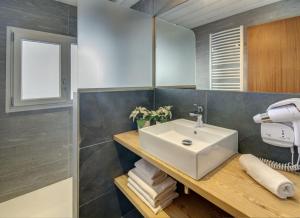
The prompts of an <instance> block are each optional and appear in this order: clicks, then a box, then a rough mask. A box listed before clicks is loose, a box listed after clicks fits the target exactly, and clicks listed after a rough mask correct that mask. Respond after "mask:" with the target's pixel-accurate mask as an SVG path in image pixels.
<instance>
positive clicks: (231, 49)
mask: <svg viewBox="0 0 300 218" xmlns="http://www.w3.org/2000/svg"><path fill="white" fill-rule="evenodd" d="M209 51H210V52H209V71H210V89H211V90H228V91H242V90H243V89H244V87H243V83H244V82H243V67H244V66H243V61H244V60H243V52H244V27H243V26H240V27H237V28H233V29H228V30H224V31H221V32H217V33H212V34H210V35H209Z"/></svg>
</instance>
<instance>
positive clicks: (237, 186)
mask: <svg viewBox="0 0 300 218" xmlns="http://www.w3.org/2000/svg"><path fill="white" fill-rule="evenodd" d="M114 140H115V141H117V142H118V143H120V144H121V145H123V146H124V147H126V148H127V149H129V150H131V151H132V152H134V153H136V154H137V155H139V156H140V157H142V158H144V159H146V160H147V161H149V162H150V163H152V164H153V165H155V166H156V167H158V168H160V169H161V170H163V171H164V172H166V173H167V174H169V175H170V176H172V177H173V178H174V179H176V180H177V181H179V182H180V183H182V184H184V185H186V186H187V187H189V188H190V189H192V190H193V191H194V192H196V193H197V194H199V195H201V196H202V197H204V198H206V199H207V200H209V201H210V202H212V203H213V204H215V205H217V206H218V207H219V208H221V209H223V210H224V211H226V212H228V213H229V214H231V215H233V216H235V217H300V188H299V187H300V176H298V175H295V174H291V173H286V172H282V173H283V174H284V175H285V176H287V177H288V178H289V179H290V180H291V181H293V182H294V184H295V187H296V195H295V197H294V198H290V199H287V200H281V199H279V198H277V197H276V196H275V195H273V194H272V193H270V192H269V191H267V190H266V189H265V188H263V187H262V186H260V185H259V184H257V183H256V182H255V181H254V180H253V179H252V178H251V177H249V176H248V175H247V174H246V173H245V172H244V171H243V170H242V169H241V167H240V165H239V162H238V156H239V155H236V156H234V157H232V158H231V159H229V160H228V161H227V162H225V163H224V164H223V165H221V166H220V167H218V168H217V169H215V170H214V171H212V172H211V173H209V174H208V175H206V176H205V177H204V178H202V179H201V180H198V181H197V180H194V179H192V178H191V177H189V176H187V175H185V174H184V173H182V172H180V171H179V170H177V169H176V168H174V167H172V166H170V165H169V164H166V163H164V162H163V161H161V160H159V159H158V158H156V157H154V156H152V155H150V154H149V153H147V152H146V151H145V150H144V149H143V148H142V147H141V146H140V141H139V136H138V132H137V131H130V132H125V133H121V134H118V135H115V136H114Z"/></svg>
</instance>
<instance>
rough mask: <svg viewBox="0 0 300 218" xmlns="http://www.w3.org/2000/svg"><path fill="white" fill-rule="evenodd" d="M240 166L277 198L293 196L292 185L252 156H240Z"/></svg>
mask: <svg viewBox="0 0 300 218" xmlns="http://www.w3.org/2000/svg"><path fill="white" fill-rule="evenodd" d="M240 164H241V166H242V168H243V169H244V170H245V171H246V172H247V173H248V174H249V175H250V176H251V177H252V178H253V179H255V180H256V181H257V182H258V183H259V184H261V185H262V186H264V187H265V188H266V189H268V190H269V191H271V192H272V193H274V194H275V195H277V196H278V197H280V198H282V199H286V198H287V197H292V196H294V194H295V189H294V184H293V183H292V182H291V181H290V180H288V179H287V178H286V177H285V176H283V175H282V174H280V173H279V172H277V171H275V170H273V169H272V168H271V167H269V166H267V165H266V164H264V163H263V162H262V161H260V160H259V159H258V158H257V157H255V156H253V155H252V154H244V155H242V156H241V157H240Z"/></svg>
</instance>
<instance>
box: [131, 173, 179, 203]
mask: <svg viewBox="0 0 300 218" xmlns="http://www.w3.org/2000/svg"><path fill="white" fill-rule="evenodd" d="M128 176H129V177H130V178H131V179H132V180H133V181H134V182H135V183H136V184H138V186H140V187H141V189H143V190H144V191H145V192H146V193H147V194H148V195H149V196H150V197H151V198H152V199H153V200H156V199H157V198H159V197H160V195H162V194H163V192H165V191H166V189H168V188H169V189H170V188H171V187H172V186H176V183H177V182H176V181H175V180H174V179H172V178H171V177H168V178H167V179H165V180H164V181H163V182H162V183H160V184H158V185H155V186H150V185H148V184H147V183H146V182H144V181H143V180H142V178H140V177H138V176H137V175H136V174H135V173H134V169H132V170H130V171H129V172H128Z"/></svg>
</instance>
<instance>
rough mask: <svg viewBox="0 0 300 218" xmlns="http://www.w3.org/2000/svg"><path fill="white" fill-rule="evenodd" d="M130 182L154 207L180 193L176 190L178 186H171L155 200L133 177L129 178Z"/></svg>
mask: <svg viewBox="0 0 300 218" xmlns="http://www.w3.org/2000/svg"><path fill="white" fill-rule="evenodd" d="M128 183H129V184H131V185H132V186H133V187H134V188H135V189H136V190H137V191H138V192H139V193H140V194H141V195H142V196H143V197H144V198H145V200H147V201H148V202H149V203H150V204H151V206H152V207H158V206H159V205H161V204H163V203H164V202H166V201H169V200H170V199H174V198H177V197H178V196H179V195H178V193H176V192H175V190H176V186H173V187H172V186H171V188H170V189H169V188H168V189H167V190H166V191H165V192H163V193H162V194H161V195H160V197H159V198H157V199H156V200H153V199H152V198H151V197H150V196H149V195H148V194H147V193H146V192H145V191H144V190H143V189H141V187H139V186H138V184H136V183H135V182H134V181H133V180H132V179H130V178H128Z"/></svg>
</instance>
